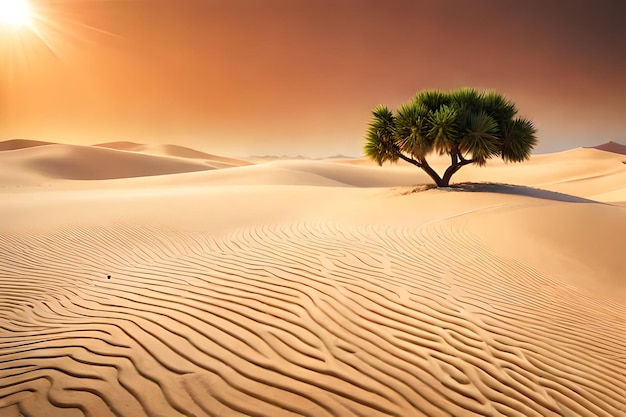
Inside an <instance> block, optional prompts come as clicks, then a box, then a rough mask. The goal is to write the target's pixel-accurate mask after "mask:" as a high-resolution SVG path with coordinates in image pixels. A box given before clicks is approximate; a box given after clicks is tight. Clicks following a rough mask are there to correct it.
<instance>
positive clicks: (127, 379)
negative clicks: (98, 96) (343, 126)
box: [0, 140, 626, 417]
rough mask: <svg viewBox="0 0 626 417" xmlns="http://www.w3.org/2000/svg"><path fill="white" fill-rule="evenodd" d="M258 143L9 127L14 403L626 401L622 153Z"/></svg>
mask: <svg viewBox="0 0 626 417" xmlns="http://www.w3.org/2000/svg"><path fill="white" fill-rule="evenodd" d="M612 149H613V150H615V149H618V150H619V149H621V148H618V147H617V148H616V147H615V146H612ZM263 160H264V162H263V163H250V162H249V160H248V161H245V160H244V159H236V158H224V157H220V156H216V155H211V154H207V153H202V152H199V151H196V150H193V149H188V148H183V147H180V146H174V145H158V146H156V145H152V146H150V145H143V144H136V143H130V142H115V143H109V144H100V145H98V146H75V145H66V144H54V143H46V142H37V141H27V140H14V141H7V142H3V143H0V166H2V169H1V170H0V216H1V218H2V222H1V223H0V241H1V244H0V251H1V255H0V416H2V417H9V416H48V417H50V416H63V417H66V416H67V417H73V416H83V415H84V416H94V417H107V416H133V417H135V416H137V417H139V416H155V417H156V416H243V415H250V416H268V417H272V416H276V417H280V416H298V415H302V416H500V415H503V416H607V417H608V416H625V415H626V401H625V398H626V256H625V253H624V249H625V248H626V156H625V155H623V154H621V153H619V152H609V151H607V150H600V149H587V148H578V149H571V150H568V151H564V152H558V153H553V154H544V155H536V156H533V157H532V158H531V160H529V161H527V162H525V163H522V164H504V163H502V162H499V161H495V160H494V161H491V162H490V163H489V164H488V166H487V167H485V168H474V167H465V168H464V169H463V170H461V171H460V172H459V173H458V174H457V175H456V176H455V177H454V178H453V182H457V183H464V184H463V185H462V186H459V187H455V188H452V189H448V190H438V189H433V188H432V187H430V186H428V185H424V184H430V181H429V179H428V177H426V176H425V175H424V174H423V173H422V172H421V171H420V170H418V169H416V168H414V167H412V166H408V165H401V164H398V165H395V166H384V167H378V166H376V165H375V164H373V163H371V162H368V161H365V160H361V159H329V160H284V159H275V160H272V159H271V158H264V159H263ZM444 163H445V160H439V161H436V162H435V165H436V167H438V169H441V168H442V166H443V165H442V164H444Z"/></svg>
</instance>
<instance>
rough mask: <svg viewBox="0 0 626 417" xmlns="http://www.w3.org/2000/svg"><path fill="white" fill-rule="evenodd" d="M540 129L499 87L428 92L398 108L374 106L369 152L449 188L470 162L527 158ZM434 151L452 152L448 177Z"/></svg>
mask: <svg viewBox="0 0 626 417" xmlns="http://www.w3.org/2000/svg"><path fill="white" fill-rule="evenodd" d="M536 133H537V131H536V129H535V127H534V126H533V123H532V122H531V121H530V120H528V119H524V118H522V117H517V108H516V107H515V104H514V103H513V102H512V101H510V100H509V99H507V98H506V97H504V96H503V95H502V94H500V93H498V92H496V91H487V92H482V91H478V90H476V89H473V88H460V89H458V90H454V91H450V92H445V91H439V90H425V91H421V92H419V93H417V95H416V96H415V98H414V99H413V100H411V101H410V102H409V103H406V104H403V105H401V106H400V107H399V108H398V109H396V111H395V112H392V111H391V110H389V109H388V108H387V106H382V105H381V106H377V107H376V108H374V110H373V111H372V119H371V120H370V123H369V126H368V129H367V132H366V135H365V140H366V142H365V155H367V157H369V158H370V159H372V160H374V161H376V162H378V164H379V165H382V164H383V162H386V161H390V162H396V161H397V160H398V159H402V160H404V161H406V162H409V163H411V164H413V165H415V166H417V167H419V168H422V169H423V170H424V171H425V172H426V173H427V174H428V175H429V176H430V177H431V178H432V179H433V180H434V181H435V183H436V184H437V186H438V187H448V186H449V184H450V178H451V177H452V175H454V174H455V173H456V172H457V171H458V170H459V169H461V167H463V166H465V165H469V164H476V165H479V166H484V165H485V164H486V163H487V160H488V159H490V158H493V157H501V158H502V159H504V160H505V161H507V162H520V161H523V160H525V159H528V158H529V157H530V153H531V151H532V149H533V148H534V147H535V145H536V144H537V138H536V136H535V135H536ZM433 152H438V153H439V154H441V155H444V154H448V155H449V156H450V166H449V167H448V168H447V169H446V171H445V172H444V174H443V176H439V174H438V173H437V172H436V171H435V170H434V169H433V168H432V167H431V166H430V165H429V164H428V162H427V160H426V157H427V156H428V155H429V154H431V153H433Z"/></svg>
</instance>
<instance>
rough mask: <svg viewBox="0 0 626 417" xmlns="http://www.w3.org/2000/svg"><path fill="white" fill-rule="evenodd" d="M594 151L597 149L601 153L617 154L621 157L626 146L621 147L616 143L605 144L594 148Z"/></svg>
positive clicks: (624, 153)
mask: <svg viewBox="0 0 626 417" xmlns="http://www.w3.org/2000/svg"><path fill="white" fill-rule="evenodd" d="M594 148H595V149H599V150H601V151H606V152H613V153H618V154H621V155H626V145H622V144H620V143H616V142H607V143H603V144H602V145H598V146H594Z"/></svg>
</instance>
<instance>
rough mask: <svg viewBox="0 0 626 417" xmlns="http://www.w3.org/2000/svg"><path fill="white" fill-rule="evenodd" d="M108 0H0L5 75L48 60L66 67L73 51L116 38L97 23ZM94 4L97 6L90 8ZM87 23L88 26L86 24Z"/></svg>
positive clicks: (0, 49) (0, 54)
mask: <svg viewBox="0 0 626 417" xmlns="http://www.w3.org/2000/svg"><path fill="white" fill-rule="evenodd" d="M112 3H113V2H112V1H111V0H100V1H95V2H89V5H88V6H89V7H87V3H86V2H81V1H76V0H61V1H57V2H53V3H50V2H44V1H41V0H30V1H28V0H0V59H2V64H1V66H2V67H3V69H4V70H5V71H3V72H4V73H5V76H8V77H13V76H16V73H17V72H20V70H21V69H22V70H24V69H27V68H28V67H34V66H40V65H41V64H42V63H45V62H46V61H48V60H49V58H53V60H54V61H56V62H57V63H62V64H67V63H68V62H67V61H68V59H69V58H68V57H69V56H70V55H71V54H72V52H73V50H76V49H84V48H89V47H92V46H94V45H99V44H102V43H103V41H105V40H103V39H102V37H103V36H104V37H105V38H118V37H119V36H118V35H116V34H114V33H112V32H110V31H107V30H105V29H103V28H101V27H98V26H99V25H98V24H95V23H93V22H94V21H95V22H99V20H101V19H102V15H105V14H106V13H105V12H106V7H107V5H108V4H112ZM93 5H97V6H99V7H93ZM88 22H89V23H88Z"/></svg>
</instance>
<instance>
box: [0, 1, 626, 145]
mask: <svg viewBox="0 0 626 417" xmlns="http://www.w3.org/2000/svg"><path fill="white" fill-rule="evenodd" d="M548 3H549V4H548ZM31 4H32V5H33V7H34V8H36V10H37V14H38V18H37V24H36V25H37V26H36V28H37V32H38V34H39V36H40V37H41V38H40V37H37V36H36V35H35V34H34V33H32V32H30V31H27V30H21V31H19V32H18V31H16V30H15V29H7V28H3V29H0V37H1V38H0V39H1V44H0V59H1V60H0V63H1V65H2V67H1V71H0V77H1V78H0V82H1V83H2V84H1V85H0V87H1V89H0V99H1V101H0V140H4V139H11V138H31V139H39V140H49V141H61V142H66V143H79V144H94V143H98V142H107V141H117V140H130V141H135V142H143V143H176V144H180V145H186V146H192V147H196V148H198V149H202V150H205V151H209V152H214V153H221V154H228V155H236V156H238V155H249V154H289V155H296V154H305V155H309V156H324V155H333V154H338V153H343V154H348V155H359V154H361V148H362V143H363V139H362V136H363V132H364V130H365V127H366V124H367V121H368V119H369V113H370V110H371V109H372V108H373V107H374V106H375V105H377V104H380V103H385V104H388V105H390V106H397V105H398V104H400V103H402V102H404V101H406V100H407V99H409V98H410V97H411V96H412V95H413V94H414V93H415V92H416V91H418V90H420V89H423V88H441V89H450V88H456V87H459V86H477V87H485V88H495V89H498V90H500V91H502V92H504V93H506V94H507V95H508V96H509V97H510V98H512V99H513V100H514V101H516V102H517V104H518V107H519V109H520V112H521V114H522V115H525V116H528V117H530V118H532V119H533V120H535V122H536V124H537V127H538V128H539V139H540V145H539V147H538V148H537V151H539V152H547V151H553V150H560V149H565V148H571V147H575V146H581V145H595V144H598V143H601V142H606V141H608V140H614V141H618V142H622V143H626V94H625V92H626V75H624V74H626V53H625V52H624V51H626V26H625V25H624V24H623V21H622V20H623V17H624V16H626V2H624V1H623V0H614V1H609V0H597V1H590V0H589V1H579V0H567V1H566V0H551V1H544V0H525V1H522V0H473V1H467V0H439V1H425V0H422V1H420V0H407V1H392V0H379V1H369V0H343V1H342V0H332V1H331V0H222V1H213V0H108V1H104V0H31ZM42 39H43V40H42Z"/></svg>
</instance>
